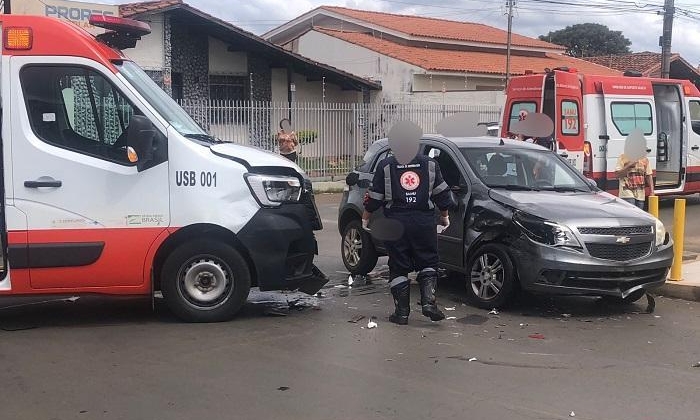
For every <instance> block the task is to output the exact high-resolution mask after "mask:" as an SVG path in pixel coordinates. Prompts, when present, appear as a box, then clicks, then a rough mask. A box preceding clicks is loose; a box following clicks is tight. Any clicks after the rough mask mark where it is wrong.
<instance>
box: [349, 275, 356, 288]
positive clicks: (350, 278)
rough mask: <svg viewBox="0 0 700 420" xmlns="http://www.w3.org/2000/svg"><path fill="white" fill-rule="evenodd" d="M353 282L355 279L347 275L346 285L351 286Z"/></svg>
mask: <svg viewBox="0 0 700 420" xmlns="http://www.w3.org/2000/svg"><path fill="white" fill-rule="evenodd" d="M353 283H355V279H353V278H352V276H351V275H350V276H348V286H350V287H352V284H353Z"/></svg>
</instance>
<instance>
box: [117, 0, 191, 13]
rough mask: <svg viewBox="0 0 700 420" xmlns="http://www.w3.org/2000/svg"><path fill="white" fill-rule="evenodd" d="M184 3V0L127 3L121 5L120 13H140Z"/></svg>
mask: <svg viewBox="0 0 700 420" xmlns="http://www.w3.org/2000/svg"><path fill="white" fill-rule="evenodd" d="M180 4H183V2H182V0H158V1H144V2H140V3H127V4H121V5H119V14H120V15H121V16H124V17H129V16H134V15H140V14H141V13H148V12H155V11H158V10H162V9H167V8H169V7H172V6H177V5H180Z"/></svg>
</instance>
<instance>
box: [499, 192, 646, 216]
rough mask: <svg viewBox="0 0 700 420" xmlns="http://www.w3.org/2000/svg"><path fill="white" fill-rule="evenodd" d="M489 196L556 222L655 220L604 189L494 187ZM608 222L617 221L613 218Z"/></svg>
mask: <svg viewBox="0 0 700 420" xmlns="http://www.w3.org/2000/svg"><path fill="white" fill-rule="evenodd" d="M489 196H490V197H491V198H492V199H494V200H496V201H498V202H500V203H502V204H505V205H507V206H510V207H514V208H516V209H518V210H521V211H524V212H526V213H529V214H532V215H534V216H538V217H542V218H545V219H548V220H551V221H553V222H560V223H566V222H571V221H581V220H591V219H615V220H617V221H619V222H620V223H625V224H627V223H629V222H630V221H631V220H637V221H638V223H649V222H651V223H653V217H652V216H650V215H649V214H648V213H646V212H645V211H643V210H640V209H638V208H637V207H635V206H633V205H631V204H629V203H626V202H625V201H623V200H620V199H619V198H617V197H615V196H614V195H612V194H608V193H606V192H602V191H599V192H587V193H574V192H572V193H558V192H553V191H507V190H501V189H491V190H490V191H489ZM608 223H609V224H617V223H613V222H612V221H609V222H608Z"/></svg>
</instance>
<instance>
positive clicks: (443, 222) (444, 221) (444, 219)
mask: <svg viewBox="0 0 700 420" xmlns="http://www.w3.org/2000/svg"><path fill="white" fill-rule="evenodd" d="M440 226H443V227H444V228H445V229H447V228H448V227H449V226H450V216H440Z"/></svg>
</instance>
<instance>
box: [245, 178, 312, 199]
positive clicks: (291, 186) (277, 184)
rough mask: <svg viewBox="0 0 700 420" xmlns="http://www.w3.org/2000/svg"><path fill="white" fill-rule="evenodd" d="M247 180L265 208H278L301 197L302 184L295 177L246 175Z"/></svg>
mask: <svg viewBox="0 0 700 420" xmlns="http://www.w3.org/2000/svg"><path fill="white" fill-rule="evenodd" d="M245 180H246V182H247V183H248V186H249V187H250V190H251V191H252V192H253V195H254V196H255V198H256V199H257V200H258V202H259V203H260V205H261V206H263V207H278V206H280V205H282V203H285V202H297V201H299V198H300V197H301V182H299V179H298V178H295V177H293V176H280V175H263V174H246V175H245Z"/></svg>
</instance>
